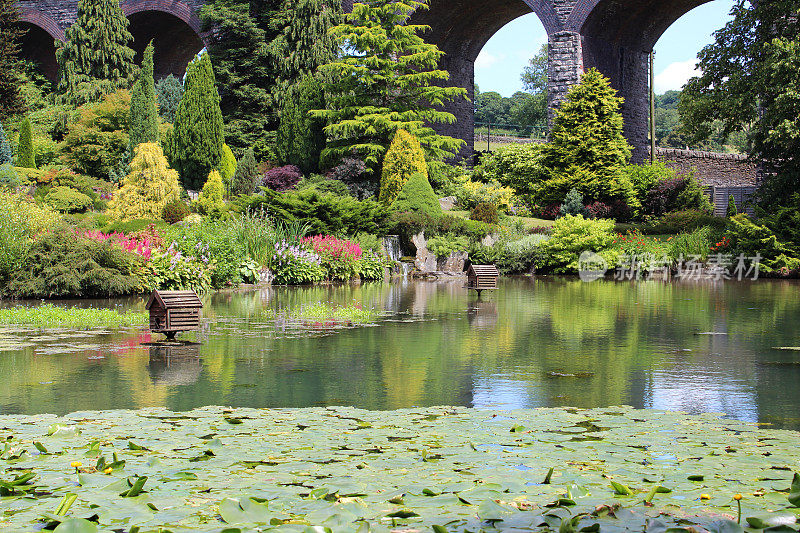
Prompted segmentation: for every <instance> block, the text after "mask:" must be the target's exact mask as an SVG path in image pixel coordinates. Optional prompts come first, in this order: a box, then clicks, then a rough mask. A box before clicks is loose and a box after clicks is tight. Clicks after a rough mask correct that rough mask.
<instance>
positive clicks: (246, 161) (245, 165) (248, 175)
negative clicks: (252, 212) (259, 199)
mask: <svg viewBox="0 0 800 533" xmlns="http://www.w3.org/2000/svg"><path fill="white" fill-rule="evenodd" d="M258 183H259V175H258V165H256V158H255V156H254V155H253V149H252V148H248V149H247V150H245V152H244V155H243V156H242V158H241V159H240V160H239V162H238V163H237V164H236V172H235V173H234V174H233V185H232V186H231V193H232V194H235V195H240V194H253V193H254V192H256V189H257V188H258Z"/></svg>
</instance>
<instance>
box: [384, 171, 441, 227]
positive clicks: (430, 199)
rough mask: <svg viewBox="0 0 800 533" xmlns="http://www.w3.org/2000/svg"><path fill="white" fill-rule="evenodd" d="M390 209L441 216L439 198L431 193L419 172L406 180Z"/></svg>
mask: <svg viewBox="0 0 800 533" xmlns="http://www.w3.org/2000/svg"><path fill="white" fill-rule="evenodd" d="M390 207H391V209H393V210H395V211H400V212H406V211H416V212H420V213H425V214H426V215H430V216H432V217H438V216H440V215H441V214H442V206H441V205H439V198H438V197H437V196H436V193H435V192H433V187H431V183H430V182H429V181H428V177H427V176H426V175H425V174H423V173H421V172H416V173H414V174H412V175H411V177H410V178H408V181H407V182H406V183H405V185H403V188H402V190H401V191H400V193H399V194H398V195H397V199H395V201H394V202H392V205H391V206H390Z"/></svg>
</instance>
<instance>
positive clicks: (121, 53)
mask: <svg viewBox="0 0 800 533" xmlns="http://www.w3.org/2000/svg"><path fill="white" fill-rule="evenodd" d="M132 42H133V36H132V35H131V33H130V32H129V31H128V19H127V17H125V14H124V13H123V12H122V8H121V7H120V5H119V0H79V1H78V17H77V19H76V21H75V23H74V24H73V25H72V26H70V27H69V28H68V29H67V31H66V41H65V42H63V43H59V46H58V49H57V51H56V55H57V58H58V65H59V81H58V90H59V92H60V93H61V94H62V95H63V98H64V100H65V101H66V102H68V103H70V104H74V105H80V104H83V103H86V102H89V101H94V100H97V99H99V98H100V96H101V95H103V94H107V93H109V92H113V91H114V90H116V89H121V88H125V89H127V88H128V87H129V84H130V80H131V78H132V77H133V74H134V72H135V71H136V66H135V65H134V63H133V58H134V55H135V52H134V51H133V50H132V49H131V48H130V46H129V45H130V43H132Z"/></svg>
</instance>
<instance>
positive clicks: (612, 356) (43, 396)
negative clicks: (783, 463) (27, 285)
mask: <svg viewBox="0 0 800 533" xmlns="http://www.w3.org/2000/svg"><path fill="white" fill-rule="evenodd" d="M462 285H463V282H422V281H418V282H414V281H404V282H399V283H394V284H364V285H348V286H323V287H307V288H285V287H276V288H269V289H249V290H243V291H236V292H222V293H216V294H212V295H209V296H207V297H206V298H205V305H206V307H205V309H204V311H203V315H204V319H203V325H202V330H201V331H200V332H197V333H186V334H184V335H183V336H182V338H183V339H184V340H187V341H195V343H187V344H185V345H182V346H171V347H164V346H155V345H148V344H147V343H149V342H150V341H151V335H150V333H146V332H141V331H135V330H123V331H118V332H109V331H32V330H24V329H19V328H17V329H10V328H5V329H2V330H0V375H1V376H3V377H2V387H0V413H2V414H36V413H55V414H65V413H69V412H73V411H80V410H93V409H128V408H130V409H134V408H141V407H150V406H164V407H167V408H169V409H171V410H176V411H183V410H189V409H192V408H195V407H199V406H204V405H227V406H242V407H311V406H326V405H352V406H356V407H360V408H366V409H378V410H388V409H398V408H404V407H413V406H435V405H461V406H471V407H478V408H492V409H513V408H527V407H550V406H576V407H586V408H591V407H603V406H609V405H622V404H626V405H632V406H634V407H642V408H656V409H665V410H680V411H687V412H690V413H700V412H721V413H724V414H725V415H726V416H728V417H731V418H736V419H739V420H743V421H749V422H763V423H767V424H770V425H771V426H770V427H781V428H789V429H800V395H798V394H797V393H796V391H797V386H798V384H800V351H798V350H797V349H796V350H787V349H783V350H780V349H777V348H779V347H784V348H787V347H797V346H800V327H799V326H800V298H798V296H800V284H798V283H796V282H792V281H768V280H764V281H757V282H727V283H684V284H678V283H671V284H670V283H658V282H639V283H622V282H612V281H597V282H594V283H583V282H581V281H579V280H577V279H573V278H558V277H555V278H547V277H538V278H506V279H501V281H500V288H499V290H497V291H493V292H491V293H488V294H487V293H484V295H483V297H482V299H480V300H478V298H477V297H476V295H475V294H474V292H470V293H468V292H467V291H466V290H465V289H463V288H462ZM318 301H325V302H332V303H335V304H341V305H345V304H352V303H356V304H360V305H362V306H364V307H372V308H374V309H375V311H376V318H375V320H374V321H373V322H372V323H370V324H367V325H359V326H352V327H341V326H331V325H330V324H329V323H327V322H325V321H321V322H310V323H308V324H307V325H306V327H304V328H299V329H298V328H297V327H295V326H293V325H292V323H288V324H287V323H285V322H282V321H280V320H276V319H275V316H274V310H276V309H295V310H296V309H299V308H301V307H302V306H303V305H309V304H312V303H315V302H318ZM72 305H104V306H117V307H119V308H131V307H132V308H139V309H142V308H143V306H144V299H135V300H119V301H103V302H80V303H72ZM160 339H161V336H157V335H153V336H152V340H153V341H155V340H160Z"/></svg>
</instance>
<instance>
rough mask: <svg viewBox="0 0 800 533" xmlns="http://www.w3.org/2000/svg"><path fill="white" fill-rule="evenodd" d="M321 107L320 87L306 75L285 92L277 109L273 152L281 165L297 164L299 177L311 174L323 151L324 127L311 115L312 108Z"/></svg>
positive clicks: (321, 93)
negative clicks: (279, 107) (300, 174)
mask: <svg viewBox="0 0 800 533" xmlns="http://www.w3.org/2000/svg"><path fill="white" fill-rule="evenodd" d="M323 107H325V95H324V93H323V91H322V84H321V83H320V81H319V79H317V78H316V77H314V76H306V77H305V78H303V79H302V80H301V81H300V82H299V83H297V84H296V85H295V86H294V87H292V88H291V89H290V90H289V95H288V96H287V97H286V98H285V99H284V102H283V108H282V110H281V121H280V127H279V128H278V136H277V142H276V144H275V151H276V152H277V154H278V161H280V163H281V164H282V165H297V166H298V167H300V169H301V170H302V171H303V174H309V173H311V172H315V171H316V170H317V169H318V166H319V156H320V153H322V150H323V149H324V148H325V132H324V131H322V128H323V126H324V124H322V122H321V120H320V119H318V118H315V117H313V116H311V114H310V112H311V110H313V109H321V108H323Z"/></svg>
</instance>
